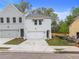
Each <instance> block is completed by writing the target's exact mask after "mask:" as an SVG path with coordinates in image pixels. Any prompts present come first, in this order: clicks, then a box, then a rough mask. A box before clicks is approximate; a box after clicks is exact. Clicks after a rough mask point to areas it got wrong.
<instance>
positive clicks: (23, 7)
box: [15, 0, 32, 13]
mask: <svg viewBox="0 0 79 59" xmlns="http://www.w3.org/2000/svg"><path fill="white" fill-rule="evenodd" d="M15 6H16V7H17V8H18V9H19V10H20V11H21V12H23V13H24V12H25V11H26V10H29V9H30V8H31V6H32V5H31V4H30V3H28V2H27V1H24V0H22V1H21V2H20V3H19V4H15Z"/></svg>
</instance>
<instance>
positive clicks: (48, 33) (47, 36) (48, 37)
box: [47, 30, 49, 38]
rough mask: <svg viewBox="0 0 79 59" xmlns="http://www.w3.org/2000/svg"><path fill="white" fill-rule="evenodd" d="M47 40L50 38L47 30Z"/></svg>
mask: <svg viewBox="0 0 79 59" xmlns="http://www.w3.org/2000/svg"><path fill="white" fill-rule="evenodd" d="M47 38H49V30H47Z"/></svg>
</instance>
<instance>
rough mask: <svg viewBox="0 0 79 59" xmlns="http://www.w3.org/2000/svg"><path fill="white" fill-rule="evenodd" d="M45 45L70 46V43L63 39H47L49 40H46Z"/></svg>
mask: <svg viewBox="0 0 79 59" xmlns="http://www.w3.org/2000/svg"><path fill="white" fill-rule="evenodd" d="M46 41H47V43H48V44H49V45H50V46H52V45H53V46H71V45H72V43H71V42H69V41H67V40H65V39H59V38H53V39H49V40H46Z"/></svg>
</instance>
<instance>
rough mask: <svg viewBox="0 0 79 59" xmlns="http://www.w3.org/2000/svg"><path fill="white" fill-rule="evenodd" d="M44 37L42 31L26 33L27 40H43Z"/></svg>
mask: <svg viewBox="0 0 79 59" xmlns="http://www.w3.org/2000/svg"><path fill="white" fill-rule="evenodd" d="M44 36H45V32H43V31H37V32H36V31H29V32H28V33H27V39H43V38H44Z"/></svg>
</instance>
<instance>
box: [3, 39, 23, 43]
mask: <svg viewBox="0 0 79 59" xmlns="http://www.w3.org/2000/svg"><path fill="white" fill-rule="evenodd" d="M24 41H25V40H24V39H23V38H15V39H13V40H10V41H8V42H6V43H4V44H11V45H18V44H20V43H22V42H24Z"/></svg>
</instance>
